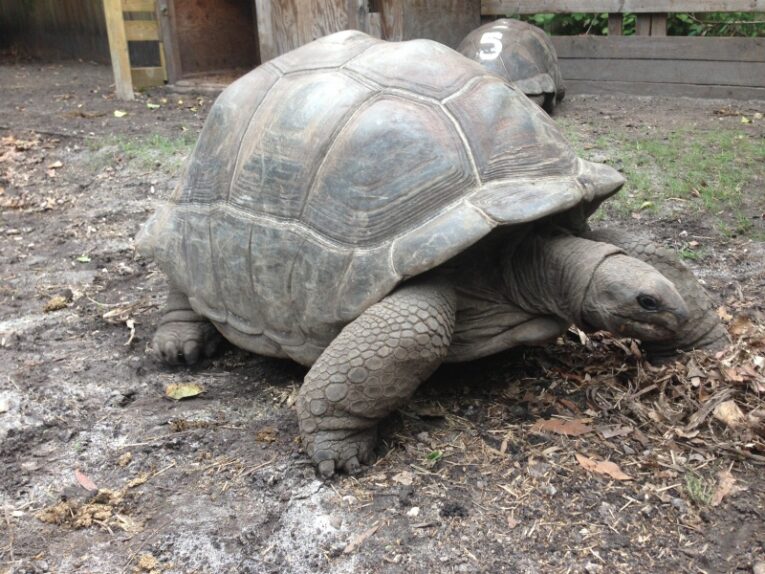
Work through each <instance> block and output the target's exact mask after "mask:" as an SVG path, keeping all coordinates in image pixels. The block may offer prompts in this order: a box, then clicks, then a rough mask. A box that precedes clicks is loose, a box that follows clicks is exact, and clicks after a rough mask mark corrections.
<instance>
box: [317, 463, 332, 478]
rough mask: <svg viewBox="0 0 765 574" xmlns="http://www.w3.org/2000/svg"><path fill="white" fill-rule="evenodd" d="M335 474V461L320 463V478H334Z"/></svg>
mask: <svg viewBox="0 0 765 574" xmlns="http://www.w3.org/2000/svg"><path fill="white" fill-rule="evenodd" d="M334 474H335V461H334V460H322V461H321V462H320V463H319V476H321V477H322V478H332V477H333V476H334Z"/></svg>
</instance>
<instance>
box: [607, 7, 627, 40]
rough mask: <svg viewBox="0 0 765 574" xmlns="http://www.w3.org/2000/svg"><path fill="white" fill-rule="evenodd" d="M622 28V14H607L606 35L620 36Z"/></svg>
mask: <svg viewBox="0 0 765 574" xmlns="http://www.w3.org/2000/svg"><path fill="white" fill-rule="evenodd" d="M623 28H624V15H623V14H614V13H610V14H609V15H608V35H609V36H621V35H622V33H623Z"/></svg>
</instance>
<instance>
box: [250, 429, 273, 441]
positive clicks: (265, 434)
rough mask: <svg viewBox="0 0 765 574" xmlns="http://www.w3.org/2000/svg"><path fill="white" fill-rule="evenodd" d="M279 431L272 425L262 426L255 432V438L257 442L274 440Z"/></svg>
mask: <svg viewBox="0 0 765 574" xmlns="http://www.w3.org/2000/svg"><path fill="white" fill-rule="evenodd" d="M278 435H279V431H278V430H277V429H275V428H274V427H263V428H262V429H260V430H259V431H258V432H256V433H255V440H256V441H258V442H276V437H277V436H278Z"/></svg>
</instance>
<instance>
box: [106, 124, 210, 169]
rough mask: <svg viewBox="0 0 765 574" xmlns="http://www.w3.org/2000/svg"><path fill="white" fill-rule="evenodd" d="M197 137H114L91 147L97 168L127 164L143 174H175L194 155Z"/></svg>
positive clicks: (188, 134) (193, 135)
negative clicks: (161, 172) (150, 172)
mask: <svg viewBox="0 0 765 574" xmlns="http://www.w3.org/2000/svg"><path fill="white" fill-rule="evenodd" d="M196 139H197V136H196V134H192V133H188V132H184V133H183V134H179V135H178V136H175V137H168V136H164V135H160V134H151V135H149V136H147V137H130V136H123V135H120V136H114V137H111V138H108V139H106V140H99V141H97V142H93V143H92V144H91V149H92V150H93V152H94V156H93V163H94V164H95V165H93V167H94V168H103V167H106V166H107V165H112V164H114V163H128V164H130V165H131V167H134V168H135V169H138V170H142V171H151V170H157V169H159V170H162V171H164V172H166V173H175V172H177V171H179V170H180V168H181V166H182V165H183V162H184V160H185V159H186V157H188V155H189V154H191V151H192V149H193V148H194V143H195V142H196Z"/></svg>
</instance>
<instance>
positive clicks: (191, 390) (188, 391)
mask: <svg viewBox="0 0 765 574" xmlns="http://www.w3.org/2000/svg"><path fill="white" fill-rule="evenodd" d="M204 392H205V389H204V387H203V386H202V385H198V384H196V383H171V384H169V385H167V387H165V396H166V397H169V398H171V399H174V400H176V401H180V400H181V399H187V398H190V397H196V396H197V395H199V394H201V393H204Z"/></svg>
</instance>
